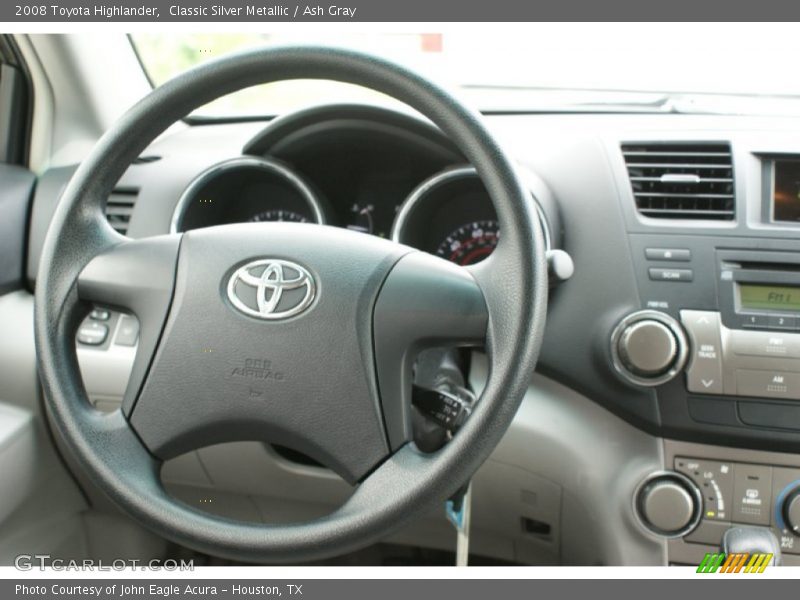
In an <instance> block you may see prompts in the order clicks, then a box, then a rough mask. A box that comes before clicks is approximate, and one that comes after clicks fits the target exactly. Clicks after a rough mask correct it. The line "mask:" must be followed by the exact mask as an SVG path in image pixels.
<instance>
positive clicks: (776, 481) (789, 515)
mask: <svg viewBox="0 0 800 600" xmlns="http://www.w3.org/2000/svg"><path fill="white" fill-rule="evenodd" d="M673 469H674V472H675V473H677V474H679V475H681V476H682V477H685V478H686V479H688V480H689V481H691V482H692V484H693V485H694V486H696V489H697V490H698V491H699V494H700V498H701V500H700V506H699V513H700V517H699V519H698V521H697V523H696V527H694V528H693V529H692V530H691V531H689V532H687V533H686V535H685V536H684V539H685V540H686V541H687V542H696V543H702V544H708V545H714V546H717V545H719V543H720V541H721V539H722V535H723V534H724V533H725V531H726V530H728V529H729V528H731V527H734V526H738V525H755V526H761V527H770V528H772V529H773V530H774V532H775V534H776V536H777V537H778V539H779V540H780V543H781V549H782V551H783V552H785V553H788V554H800V469H795V468H788V467H776V466H771V465H762V464H750V463H740V462H729V461H721V460H708V459H699V458H693V457H685V456H676V457H675V459H674V464H673Z"/></svg>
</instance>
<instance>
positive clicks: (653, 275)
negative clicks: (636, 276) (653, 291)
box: [648, 267, 694, 282]
mask: <svg viewBox="0 0 800 600" xmlns="http://www.w3.org/2000/svg"><path fill="white" fill-rule="evenodd" d="M648 273H649V275H650V279H651V280H653V281H687V282H688V281H692V280H693V279H694V272H693V271H692V270H691V269H659V268H655V267H653V268H651V269H649V271H648Z"/></svg>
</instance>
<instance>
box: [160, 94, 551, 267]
mask: <svg viewBox="0 0 800 600" xmlns="http://www.w3.org/2000/svg"><path fill="white" fill-rule="evenodd" d="M343 110H344V111H346V112H344V113H343V112H342V111H343ZM353 111H355V112H353ZM345 117H346V119H345ZM336 119H341V122H339V121H337V120H336ZM321 123H322V124H324V127H322V125H321ZM354 123H356V125H354ZM389 125H391V127H389ZM412 133H413V135H411V134H412ZM272 138H274V140H273V141H271V142H270V139H272ZM285 140H289V142H286V141H285ZM463 162H464V161H463V158H460V157H459V156H458V154H456V153H454V151H453V150H452V148H450V147H448V145H447V140H446V139H445V138H443V136H441V134H440V132H438V131H436V130H433V129H432V128H430V127H429V126H427V125H425V124H423V123H420V122H419V121H418V120H414V119H411V118H410V117H408V116H405V115H399V114H396V113H392V114H390V113H375V114H373V113H372V112H370V111H367V112H366V113H365V112H364V111H363V109H357V110H356V109H353V108H349V107H346V108H345V109H342V108H336V107H333V108H330V109H327V110H323V111H322V112H319V111H317V112H315V113H312V114H301V113H298V114H294V115H290V116H288V118H284V119H283V120H281V121H276V122H275V123H273V124H271V125H270V126H269V127H268V128H267V129H266V130H264V133H263V134H262V136H261V137H260V138H257V139H256V140H255V141H254V142H253V145H252V146H251V147H250V148H246V149H245V154H244V155H243V156H240V157H236V158H232V159H229V160H226V161H223V162H221V163H219V164H217V165H214V166H212V167H210V168H209V169H207V170H205V171H204V172H202V173H201V174H200V175H198V176H197V177H196V178H195V179H194V181H193V182H192V183H191V184H189V186H188V187H187V189H186V190H185V192H184V193H183V194H182V196H181V198H180V200H179V201H178V203H177V206H176V208H175V211H174V214H173V218H172V224H171V225H172V226H171V230H172V231H173V232H182V231H189V230H191V229H198V228H202V227H209V226H214V225H224V224H230V223H242V222H275V221H291V222H296V223H308V224H309V225H312V226H313V225H315V224H317V225H330V226H335V227H343V228H347V229H350V230H353V231H357V232H360V233H364V234H367V235H375V236H379V237H385V238H391V239H392V240H393V241H396V242H399V243H403V244H407V245H409V246H412V247H414V248H417V249H419V250H423V251H425V252H429V253H431V254H435V255H437V256H440V257H442V258H444V259H446V260H449V261H451V262H453V263H456V264H459V265H464V266H466V265H471V264H475V263H477V262H480V261H481V260H483V259H485V258H486V257H487V256H489V255H490V254H491V253H492V252H493V250H494V249H495V247H496V246H497V243H498V241H499V239H500V236H501V234H502V232H501V231H500V229H499V226H498V221H497V216H496V214H495V211H494V207H493V205H492V202H491V199H490V197H489V194H488V193H487V191H486V189H485V187H484V185H483V183H482V181H481V179H480V178H479V177H478V174H477V172H476V171H475V169H474V168H473V167H471V166H469V165H464V164H463ZM459 163H461V164H459ZM454 165H457V166H454ZM532 198H533V195H532ZM533 201H534V203H535V204H536V207H537V209H538V210H539V215H540V217H541V221H542V223H543V226H544V227H543V228H544V234H545V241H546V243H547V244H548V249H549V242H550V231H549V227H548V219H547V218H546V217H545V213H544V211H543V210H542V207H541V206H540V205H539V203H538V202H537V200H536V198H533Z"/></svg>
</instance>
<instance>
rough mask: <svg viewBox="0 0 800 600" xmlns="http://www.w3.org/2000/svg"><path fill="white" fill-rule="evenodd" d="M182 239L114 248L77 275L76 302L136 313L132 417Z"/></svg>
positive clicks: (129, 394) (128, 403) (127, 401)
mask: <svg viewBox="0 0 800 600" xmlns="http://www.w3.org/2000/svg"><path fill="white" fill-rule="evenodd" d="M180 241H181V236H180V235H177V234H174V235H167V236H158V237H152V238H145V239H142V240H127V241H123V242H120V243H118V244H115V245H113V246H111V247H110V248H108V249H107V250H105V251H103V252H101V253H100V254H98V255H97V256H95V257H94V258H93V259H92V260H91V261H89V263H88V264H87V265H86V266H85V267H84V268H83V270H82V271H81V273H80V274H79V275H78V286H77V288H78V296H79V297H80V298H81V299H82V300H84V301H86V302H91V303H96V304H101V305H104V306H110V307H114V308H118V309H122V310H123V311H125V312H132V313H133V314H134V315H135V316H136V318H137V319H138V320H139V343H138V348H137V351H136V358H135V360H134V363H133V368H132V370H131V375H130V379H129V380H128V387H127V389H126V391H125V397H124V398H123V402H122V411H123V413H125V414H126V415H130V413H131V410H132V408H133V405H134V403H135V400H136V397H137V395H138V394H139V390H140V389H141V386H142V383H143V382H144V379H145V375H146V373H147V369H148V367H149V365H150V361H151V360H152V357H153V354H154V353H155V350H156V347H157V345H158V341H159V338H160V336H161V332H162V330H163V328H164V322H165V320H166V318H167V314H168V312H169V307H170V303H171V302H172V295H173V291H174V289H175V272H176V266H177V260H178V250H179V248H180Z"/></svg>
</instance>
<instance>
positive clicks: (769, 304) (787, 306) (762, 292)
mask: <svg viewBox="0 0 800 600" xmlns="http://www.w3.org/2000/svg"><path fill="white" fill-rule="evenodd" d="M739 305H740V306H741V308H744V309H748V308H750V309H754V310H784V311H787V310H788V311H795V312H800V287H791V286H783V285H762V284H752V283H740V284H739Z"/></svg>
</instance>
